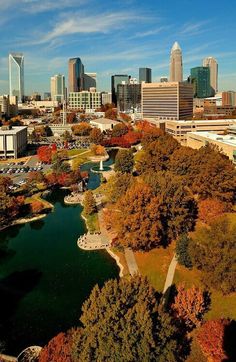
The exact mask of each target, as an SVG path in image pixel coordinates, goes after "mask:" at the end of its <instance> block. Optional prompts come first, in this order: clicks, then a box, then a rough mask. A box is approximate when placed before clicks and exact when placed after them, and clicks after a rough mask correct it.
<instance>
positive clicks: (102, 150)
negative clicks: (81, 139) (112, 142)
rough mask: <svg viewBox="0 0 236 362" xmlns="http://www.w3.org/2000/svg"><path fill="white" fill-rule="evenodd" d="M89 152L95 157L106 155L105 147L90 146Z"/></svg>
mask: <svg viewBox="0 0 236 362" xmlns="http://www.w3.org/2000/svg"><path fill="white" fill-rule="evenodd" d="M91 152H92V153H93V154H94V155H96V156H105V154H106V150H105V147H103V146H101V145H95V144H94V145H92V146H91Z"/></svg>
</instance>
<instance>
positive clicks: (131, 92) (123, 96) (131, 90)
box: [117, 82, 141, 112]
mask: <svg viewBox="0 0 236 362" xmlns="http://www.w3.org/2000/svg"><path fill="white" fill-rule="evenodd" d="M117 109H118V111H119V112H130V111H132V112H134V110H137V111H139V112H140V110H141V84H138V83H132V82H131V83H129V84H118V86H117Z"/></svg>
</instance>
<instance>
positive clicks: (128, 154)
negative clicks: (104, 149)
mask: <svg viewBox="0 0 236 362" xmlns="http://www.w3.org/2000/svg"><path fill="white" fill-rule="evenodd" d="M133 167H134V155H133V151H132V150H119V151H118V152H117V155H116V158H115V166H114V169H115V171H118V172H121V173H131V172H132V170H133Z"/></svg>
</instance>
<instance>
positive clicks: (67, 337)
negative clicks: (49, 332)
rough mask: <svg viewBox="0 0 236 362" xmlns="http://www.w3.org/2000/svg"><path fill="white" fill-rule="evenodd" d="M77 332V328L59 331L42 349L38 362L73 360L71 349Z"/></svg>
mask: <svg viewBox="0 0 236 362" xmlns="http://www.w3.org/2000/svg"><path fill="white" fill-rule="evenodd" d="M79 334H80V329H79V328H77V329H71V330H69V331H68V332H67V333H59V334H58V335H57V336H55V337H54V338H52V339H51V340H50V341H49V343H48V344H47V345H46V346H45V347H44V348H43V349H42V351H41V352H40V355H39V362H50V361H57V362H73V361H74V358H73V350H74V349H75V343H76V340H77V339H78V338H79Z"/></svg>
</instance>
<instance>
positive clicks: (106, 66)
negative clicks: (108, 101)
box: [0, 0, 236, 94]
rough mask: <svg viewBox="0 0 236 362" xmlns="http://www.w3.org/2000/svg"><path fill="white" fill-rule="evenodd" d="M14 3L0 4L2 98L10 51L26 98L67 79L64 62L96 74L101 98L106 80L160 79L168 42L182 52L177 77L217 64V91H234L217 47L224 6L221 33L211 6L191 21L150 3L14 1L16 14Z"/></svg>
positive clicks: (178, 10) (222, 48) (223, 50)
mask: <svg viewBox="0 0 236 362" xmlns="http://www.w3.org/2000/svg"><path fill="white" fill-rule="evenodd" d="M201 3H202V4H203V1H202V0H200V3H199V6H201ZM17 4H19V2H18V3H17V2H16V1H15V0H9V1H8V2H7V3H6V4H2V5H1V10H2V19H1V20H0V23H1V25H2V31H3V33H2V34H3V41H2V44H1V57H0V90H1V92H0V93H8V89H9V87H8V67H7V58H8V53H10V52H12V51H14V52H22V53H23V54H24V56H25V88H26V93H27V94H30V93H32V92H33V91H39V92H46V91H48V90H49V89H50V77H51V76H52V75H53V74H57V73H62V74H65V78H66V79H67V78H68V70H67V66H68V65H67V64H68V59H69V58H72V57H80V58H81V59H82V61H83V64H84V65H85V66H86V71H87V72H96V73H97V76H98V89H99V90H107V91H109V90H110V76H111V75H112V74H119V73H120V74H127V73H128V74H131V75H132V76H134V77H136V78H138V69H139V68H140V67H149V68H151V69H152V70H153V82H155V81H158V80H159V79H160V77H161V76H168V75H169V53H170V49H171V46H172V45H173V43H174V42H175V41H178V42H179V44H180V45H181V48H182V52H183V68H184V69H183V70H184V73H183V74H184V78H187V76H188V75H189V73H190V69H191V68H192V67H195V66H201V64H202V61H203V59H204V58H206V57H209V56H212V57H214V58H216V59H217V61H218V63H219V90H230V89H232V90H235V89H236V64H235V63H236V62H235V58H236V57H235V55H236V51H235V50H234V49H232V47H231V42H226V41H225V39H229V36H230V37H233V35H234V34H235V33H236V26H235V25H234V23H233V21H234V17H233V14H232V12H231V5H232V4H233V2H232V0H230V1H229V2H228V3H227V4H225V5H224V17H225V18H226V17H227V28H226V27H225V26H224V21H223V18H222V13H221V12H220V2H219V1H216V2H214V12H212V7H211V6H210V4H205V3H204V13H202V12H201V13H199V14H198V12H197V11H196V9H191V8H188V11H186V7H187V6H188V5H187V3H186V2H185V1H182V2H181V3H178V4H176V3H175V2H174V1H170V0H167V1H166V2H165V4H162V5H161V6H160V7H158V5H156V4H152V2H151V1H148V2H146V3H145V5H142V4H140V3H139V2H138V1H132V0H126V1H123V2H122V3H121V2H118V1H114V2H112V3H111V2H108V3H106V4H100V3H98V1H88V2H86V3H85V2H84V1H83V0H81V1H79V2H78V1H75V0H68V1H66V2H63V1H61V0H59V1H57V2H56V3H55V2H53V1H51V0H45V1H32V0H27V1H26V0H21V1H20V7H18V8H17V10H18V11H17V12H16V11H15V10H16V6H17ZM95 5H96V6H95ZM108 9H109V10H108ZM170 9H171V12H170ZM183 10H185V11H183ZM212 13H213V15H212ZM209 14H210V15H211V16H212V17H209ZM22 22H24V27H22V26H21V25H22ZM137 23H138V25H139V26H138V28H137ZM16 27H17V29H18V30H19V31H18V33H16V32H15V31H14V29H15V28H16ZM4 34H5V36H4Z"/></svg>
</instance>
